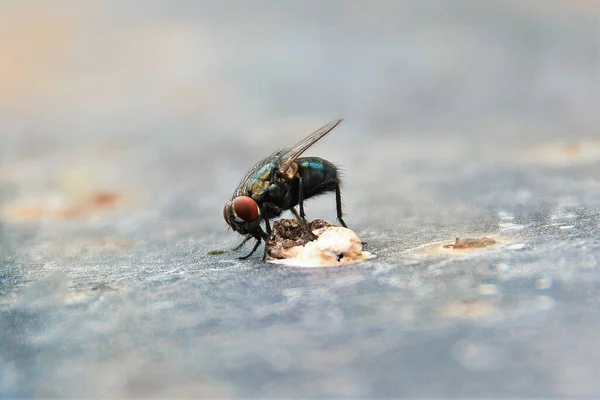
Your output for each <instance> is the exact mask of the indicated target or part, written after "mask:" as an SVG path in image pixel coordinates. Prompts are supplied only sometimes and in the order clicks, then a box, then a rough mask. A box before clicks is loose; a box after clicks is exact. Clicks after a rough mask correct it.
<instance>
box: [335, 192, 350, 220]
mask: <svg viewBox="0 0 600 400" xmlns="http://www.w3.org/2000/svg"><path fill="white" fill-rule="evenodd" d="M335 210H336V212H337V219H338V221H340V224H342V226H343V227H344V228H347V227H348V225H346V223H345V222H344V219H343V218H342V217H343V216H344V214H343V213H342V191H341V190H340V183H339V182H336V183H335Z"/></svg>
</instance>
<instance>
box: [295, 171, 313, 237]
mask: <svg viewBox="0 0 600 400" xmlns="http://www.w3.org/2000/svg"><path fill="white" fill-rule="evenodd" d="M298 205H299V206H300V220H301V221H302V222H303V223H304V228H305V229H306V232H308V233H309V234H310V236H311V238H312V240H315V239H316V238H317V237H316V236H315V234H314V233H312V230H311V229H310V226H309V225H308V222H306V214H305V213H304V189H303V186H302V177H301V176H298Z"/></svg>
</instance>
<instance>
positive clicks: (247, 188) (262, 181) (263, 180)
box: [237, 163, 277, 198]
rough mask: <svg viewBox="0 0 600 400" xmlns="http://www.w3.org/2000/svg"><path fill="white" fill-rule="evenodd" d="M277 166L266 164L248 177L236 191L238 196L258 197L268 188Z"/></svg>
mask: <svg viewBox="0 0 600 400" xmlns="http://www.w3.org/2000/svg"><path fill="white" fill-rule="evenodd" d="M276 168H277V165H276V164H275V163H267V164H265V165H263V166H262V167H261V168H260V169H258V170H256V171H255V172H254V173H252V175H250V176H249V177H248V178H247V179H246V181H245V182H244V184H243V187H240V188H239V190H238V193H237V194H238V195H241V194H244V195H247V196H250V197H255V198H256V197H260V196H261V195H262V193H264V192H265V191H266V190H267V189H268V188H269V186H270V185H271V179H272V177H273V174H274V173H275V170H276Z"/></svg>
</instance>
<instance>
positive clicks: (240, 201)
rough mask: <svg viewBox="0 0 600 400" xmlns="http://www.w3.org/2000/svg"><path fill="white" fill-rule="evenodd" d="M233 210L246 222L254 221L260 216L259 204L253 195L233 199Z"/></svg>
mask: <svg viewBox="0 0 600 400" xmlns="http://www.w3.org/2000/svg"><path fill="white" fill-rule="evenodd" d="M233 211H235V214H236V215H237V216H238V217H239V218H241V219H242V220H244V221H246V222H253V221H256V220H257V219H258V217H259V216H260V211H259V210H258V204H256V201H254V200H253V199H252V198H251V197H248V196H238V197H236V198H235V199H234V200H233Z"/></svg>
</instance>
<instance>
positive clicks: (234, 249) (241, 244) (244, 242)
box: [231, 235, 252, 251]
mask: <svg viewBox="0 0 600 400" xmlns="http://www.w3.org/2000/svg"><path fill="white" fill-rule="evenodd" d="M250 239H252V235H247V236H246V237H245V238H244V240H242V243H240V244H238V245H237V246H235V247H234V248H233V249H231V251H238V250H239V249H241V248H242V246H243V245H245V244H246V242H248V240H250Z"/></svg>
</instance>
